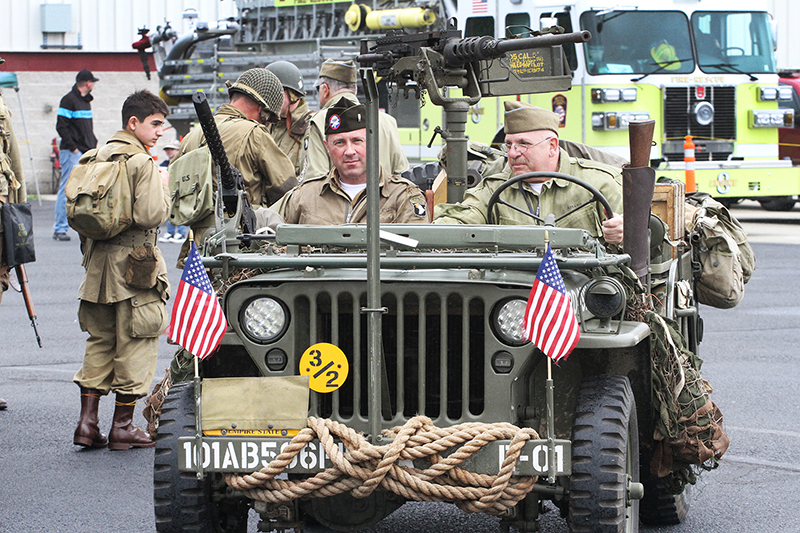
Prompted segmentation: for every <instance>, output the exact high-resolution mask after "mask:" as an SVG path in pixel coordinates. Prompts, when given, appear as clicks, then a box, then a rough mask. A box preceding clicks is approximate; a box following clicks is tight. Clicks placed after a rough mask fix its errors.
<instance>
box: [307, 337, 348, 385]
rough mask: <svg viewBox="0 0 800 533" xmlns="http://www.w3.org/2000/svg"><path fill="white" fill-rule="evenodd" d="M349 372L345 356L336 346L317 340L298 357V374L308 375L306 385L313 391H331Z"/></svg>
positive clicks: (340, 383)
mask: <svg viewBox="0 0 800 533" xmlns="http://www.w3.org/2000/svg"><path fill="white" fill-rule="evenodd" d="M349 372H350V365H349V364H348V362H347V356H345V355H344V352H343V351H342V350H340V349H339V347H338V346H334V345H333V344H330V343H327V342H319V343H317V344H314V345H313V346H311V347H309V348H308V349H307V350H306V351H305V352H304V353H303V356H302V357H301V358H300V374H301V375H303V376H308V386H309V387H311V390H313V391H315V392H333V391H335V390H336V389H338V388H339V387H341V386H342V385H343V384H344V382H345V380H346V379H347V374H348V373H349Z"/></svg>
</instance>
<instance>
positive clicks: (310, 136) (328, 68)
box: [299, 59, 408, 181]
mask: <svg viewBox="0 0 800 533" xmlns="http://www.w3.org/2000/svg"><path fill="white" fill-rule="evenodd" d="M357 75H358V69H357V68H356V65H355V63H354V62H353V61H334V60H332V59H328V60H326V61H325V62H324V63H323V64H322V68H320V70H319V79H318V80H317V83H316V84H315V87H316V88H317V91H318V93H319V105H320V107H321V109H320V110H319V111H317V113H316V114H315V115H314V116H313V117H312V118H311V123H310V124H309V125H308V129H307V130H306V135H305V137H304V138H303V146H302V147H301V149H302V150H303V153H302V154H301V156H300V159H301V160H302V163H301V165H300V167H301V170H300V177H299V179H300V181H302V180H303V179H305V178H314V177H317V176H324V175H326V174H327V173H328V171H329V170H330V169H331V160H330V158H329V157H328V152H327V150H325V144H324V143H323V136H324V133H325V117H326V113H327V112H328V108H330V107H331V106H332V105H333V104H336V103H338V102H340V101H346V102H349V103H350V104H358V103H359V102H358V98H357V97H356V80H357ZM378 132H379V133H380V137H379V141H378V144H379V147H380V160H381V165H382V166H383V168H385V169H386V171H387V172H389V173H390V174H400V173H401V172H403V171H404V170H408V159H406V156H405V154H404V153H403V148H402V147H401V146H400V133H399V132H398V131H397V121H395V119H394V117H392V116H391V115H388V114H386V113H380V115H379V116H378Z"/></svg>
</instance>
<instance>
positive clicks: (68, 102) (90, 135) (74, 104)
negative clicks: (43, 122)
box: [56, 85, 97, 153]
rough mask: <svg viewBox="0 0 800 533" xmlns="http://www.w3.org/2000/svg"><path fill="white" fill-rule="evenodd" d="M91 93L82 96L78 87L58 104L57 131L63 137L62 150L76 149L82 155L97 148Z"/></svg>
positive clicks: (74, 87)
mask: <svg viewBox="0 0 800 533" xmlns="http://www.w3.org/2000/svg"><path fill="white" fill-rule="evenodd" d="M92 100H93V97H92V95H91V93H89V94H87V95H86V96H81V92H80V91H79V90H78V86H77V85H73V86H72V90H71V91H70V92H68V93H67V94H66V95H64V98H62V99H61V103H60V104H58V119H57V120H56V131H58V134H59V135H60V136H61V145H60V148H61V150H69V151H72V150H74V149H75V148H77V149H78V150H80V152H81V153H83V152H86V151H87V150H91V149H92V148H97V137H95V136H94V126H93V124H92V104H91V102H92Z"/></svg>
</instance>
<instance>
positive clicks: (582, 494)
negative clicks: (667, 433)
mask: <svg viewBox="0 0 800 533" xmlns="http://www.w3.org/2000/svg"><path fill="white" fill-rule="evenodd" d="M638 482H639V429H638V424H637V422H636V402H635V400H634V397H633V391H631V385H630V382H629V381H628V378H627V377H624V376H595V377H591V378H587V379H585V380H584V381H583V382H582V383H581V389H580V392H579V393H578V400H577V402H576V405H575V422H574V425H573V428H572V476H571V477H570V489H569V518H568V523H569V527H570V531H572V532H574V533H577V532H591V533H601V532H613V533H618V532H637V531H639V501H638V500H637V499H634V498H633V497H632V496H634V495H635V494H632V493H635V492H640V491H641V485H639V483H638ZM637 489H638V490H637Z"/></svg>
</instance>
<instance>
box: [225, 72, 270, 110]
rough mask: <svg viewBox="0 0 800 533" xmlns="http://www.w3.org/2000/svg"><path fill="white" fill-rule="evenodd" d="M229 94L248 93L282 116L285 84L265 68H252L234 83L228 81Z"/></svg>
mask: <svg viewBox="0 0 800 533" xmlns="http://www.w3.org/2000/svg"><path fill="white" fill-rule="evenodd" d="M227 85H228V95H229V96H230V95H231V93H233V92H240V93H243V94H246V95H247V96H249V97H250V98H252V99H253V100H255V101H256V102H258V103H259V104H260V105H261V106H262V107H264V108H265V109H267V110H268V111H271V112H272V113H274V114H275V116H277V117H279V116H281V105H282V104H283V86H282V85H281V82H280V80H279V79H278V77H277V76H276V75H275V74H273V73H272V72H270V71H269V70H267V69H265V68H251V69H250V70H248V71H245V72H244V73H243V74H242V75H241V76H239V78H237V80H236V81H235V82H234V83H231V82H228V83H227Z"/></svg>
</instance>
